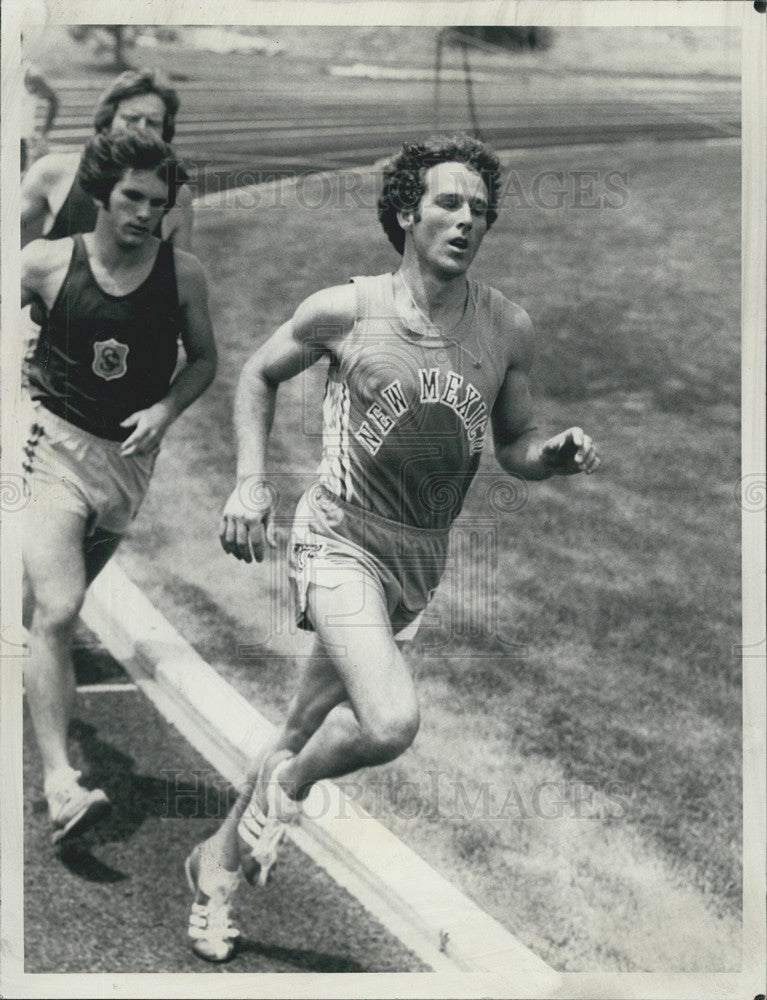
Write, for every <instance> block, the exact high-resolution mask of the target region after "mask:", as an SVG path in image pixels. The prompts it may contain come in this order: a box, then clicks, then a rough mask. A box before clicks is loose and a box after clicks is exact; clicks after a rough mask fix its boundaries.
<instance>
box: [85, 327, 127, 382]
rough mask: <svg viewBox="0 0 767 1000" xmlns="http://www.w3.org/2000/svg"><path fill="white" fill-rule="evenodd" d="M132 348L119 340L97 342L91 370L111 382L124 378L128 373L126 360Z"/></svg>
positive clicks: (111, 339) (110, 339) (111, 338)
mask: <svg viewBox="0 0 767 1000" xmlns="http://www.w3.org/2000/svg"><path fill="white" fill-rule="evenodd" d="M129 350H130V348H129V347H128V345H127V344H121V343H120V341H119V340H115V339H114V337H110V338H109V340H97V341H96V343H95V344H94V345H93V364H92V365H91V368H92V369H93V371H94V372H95V373H96V374H97V375H98V377H99V378H103V379H105V380H106V381H107V382H111V380H112V379H113V378H122V377H123V375H124V374H125V373H126V372H127V371H128V365H127V364H126V363H125V359H126V358H127V357H128V351H129Z"/></svg>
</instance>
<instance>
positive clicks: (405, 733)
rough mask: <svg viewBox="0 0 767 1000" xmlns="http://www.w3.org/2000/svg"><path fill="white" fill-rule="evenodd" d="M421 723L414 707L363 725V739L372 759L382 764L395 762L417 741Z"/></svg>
mask: <svg viewBox="0 0 767 1000" xmlns="http://www.w3.org/2000/svg"><path fill="white" fill-rule="evenodd" d="M420 722H421V717H420V713H419V711H418V706H417V705H413V706H409V707H407V708H404V707H403V708H402V709H400V710H399V711H392V712H390V713H387V715H386V716H384V717H383V718H381V719H379V720H377V721H376V722H375V723H368V724H367V725H363V727H362V734H363V739H364V741H365V744H366V747H367V750H368V752H369V753H370V755H371V757H372V758H373V759H374V760H375V761H376V762H377V763H380V764H383V763H385V762H386V761H389V760H395V759H396V758H397V757H399V756H400V755H401V754H403V753H404V752H405V751H406V750H407V748H408V747H409V746H410V744H411V743H412V742H413V740H414V739H415V736H416V733H417V732H418V727H419V725H420Z"/></svg>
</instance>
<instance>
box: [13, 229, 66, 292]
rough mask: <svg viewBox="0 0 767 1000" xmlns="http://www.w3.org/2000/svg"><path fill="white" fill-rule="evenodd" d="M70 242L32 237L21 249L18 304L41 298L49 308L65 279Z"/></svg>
mask: <svg viewBox="0 0 767 1000" xmlns="http://www.w3.org/2000/svg"><path fill="white" fill-rule="evenodd" d="M71 253H72V241H71V240H70V239H65V240H52V241H51V240H33V241H32V243H28V244H27V245H26V246H25V247H24V249H23V250H22V251H21V307H22V309H23V308H24V306H28V305H29V304H30V302H32V300H33V299H36V298H37V299H40V300H41V301H42V302H43V304H44V305H45V306H47V307H48V308H50V307H51V305H52V304H53V301H54V299H55V298H56V295H57V294H58V291H59V288H60V287H61V283H62V282H63V280H64V275H65V273H66V268H67V265H68V263H69V258H70V256H71Z"/></svg>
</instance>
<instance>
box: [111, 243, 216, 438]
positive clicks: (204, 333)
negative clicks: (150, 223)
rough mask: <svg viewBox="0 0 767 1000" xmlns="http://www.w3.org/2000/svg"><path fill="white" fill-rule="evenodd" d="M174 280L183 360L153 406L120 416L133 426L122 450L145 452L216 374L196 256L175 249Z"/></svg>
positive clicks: (204, 288) (203, 284)
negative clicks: (177, 294)
mask: <svg viewBox="0 0 767 1000" xmlns="http://www.w3.org/2000/svg"><path fill="white" fill-rule="evenodd" d="M175 262H176V280H177V282H178V293H179V302H180V304H181V310H182V314H183V319H184V325H183V329H182V334H181V336H182V340H183V343H184V350H185V352H186V364H185V365H184V367H183V368H182V369H181V371H180V372H179V373H178V374H177V375H176V377H175V379H174V380H173V383H172V385H171V387H170V389H169V390H168V393H167V395H166V396H165V397H164V398H163V399H161V400H160V401H159V402H157V403H155V404H154V405H153V406H150V407H148V408H147V409H145V410H138V411H137V412H136V413H132V414H131V415H130V416H129V417H126V419H125V420H123V422H122V425H121V426H123V427H133V428H134V430H133V432H132V433H131V435H130V437H128V438H127V439H126V440H125V441H124V442H123V445H122V449H121V450H122V453H123V454H124V455H131V454H133V453H134V452H138V453H140V454H141V453H146V452H150V451H154V450H155V449H156V448H158V447H159V445H160V442H161V441H162V438H163V435H164V434H165V432H166V431H167V429H168V427H170V425H171V424H172V423H173V421H174V420H175V419H176V418H177V417H178V416H179V415H180V414H181V413H183V412H184V410H185V409H186V408H187V407H188V406H189V405H190V404H192V403H193V402H194V401H195V399H197V398H198V396H201V395H202V393H203V392H205V390H206V389H207V388H208V386H209V385H210V383H211V382H212V381H213V378H214V376H215V374H216V362H217V355H216V343H215V340H214V339H213V328H212V326H211V322H210V315H209V312H208V288H207V283H206V281H205V274H204V272H203V269H202V266H201V265H200V262H199V261H198V260H197V258H196V257H193V256H192V254H188V253H185V252H183V251H175Z"/></svg>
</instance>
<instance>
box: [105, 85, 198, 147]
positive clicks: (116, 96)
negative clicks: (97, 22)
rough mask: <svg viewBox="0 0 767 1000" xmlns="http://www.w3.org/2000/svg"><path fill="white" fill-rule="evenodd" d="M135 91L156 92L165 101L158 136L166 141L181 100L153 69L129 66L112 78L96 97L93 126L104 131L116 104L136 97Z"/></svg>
mask: <svg viewBox="0 0 767 1000" xmlns="http://www.w3.org/2000/svg"><path fill="white" fill-rule="evenodd" d="M139 94H157V96H158V97H159V98H160V99H161V100H162V102H163V104H164V105H165V119H164V121H163V125H162V137H163V139H164V140H165V141H166V142H170V141H171V139H172V138H173V136H174V134H175V132H176V115H177V114H178V109H179V104H180V103H181V102H180V101H179V99H178V94H177V93H176V91H175V90H174V89H173V87H171V86H170V84H169V83H168V82H167V80H166V79H165V78H164V77H163V76H162V75H161V74H160V73H158V72H157V70H154V69H142V70H136V69H129V70H126V71H125V72H124V73H121V74H120V75H119V76H118V77H117V79H116V80H113V81H112V83H111V84H110V85H109V86H108V87H107V89H106V90H105V91H104V93H103V94H102V95H101V97H100V98H99V102H98V104H97V105H96V109H95V111H94V112H93V127H94V128H95V129H96V131H97V132H108V131H109V129H110V128H111V125H112V121H113V120H114V116H115V112H116V111H117V105H118V104H120V102H121V101H125V100H127V98H129V97H137V96H138V95H139Z"/></svg>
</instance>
